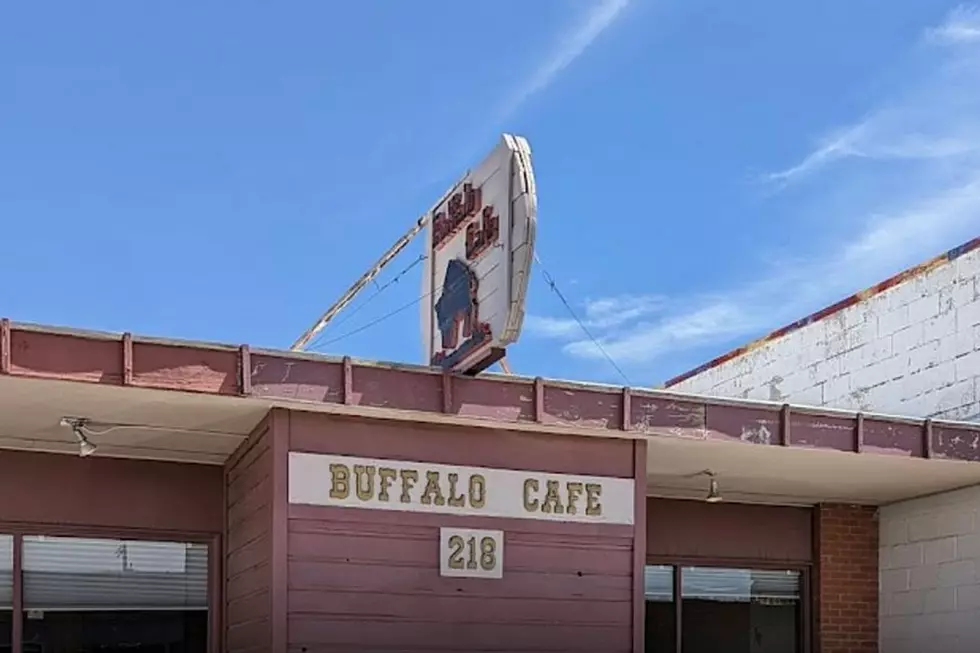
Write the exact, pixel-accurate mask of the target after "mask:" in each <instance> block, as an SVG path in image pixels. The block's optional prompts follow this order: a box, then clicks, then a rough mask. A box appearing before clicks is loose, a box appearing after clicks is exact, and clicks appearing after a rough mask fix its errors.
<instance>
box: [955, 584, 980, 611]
mask: <svg viewBox="0 0 980 653" xmlns="http://www.w3.org/2000/svg"><path fill="white" fill-rule="evenodd" d="M956 608H957V609H958V610H964V611H965V610H980V585H961V586H959V587H957V588H956Z"/></svg>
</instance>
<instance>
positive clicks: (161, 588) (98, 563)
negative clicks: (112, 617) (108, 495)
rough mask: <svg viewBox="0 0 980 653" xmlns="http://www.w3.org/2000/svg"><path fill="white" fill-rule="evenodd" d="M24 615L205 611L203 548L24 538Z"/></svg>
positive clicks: (60, 538) (165, 544)
mask: <svg viewBox="0 0 980 653" xmlns="http://www.w3.org/2000/svg"><path fill="white" fill-rule="evenodd" d="M23 567H24V608H25V609H28V610H46V611H54V610H188V609H207V603H208V600H207V599H208V550H207V546H206V545H204V544H188V543H181V542H147V541H133V540H108V539H82V538H70V537H45V536H35V537H25V538H24V561H23Z"/></svg>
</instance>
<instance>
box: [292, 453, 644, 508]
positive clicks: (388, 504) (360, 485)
mask: <svg viewBox="0 0 980 653" xmlns="http://www.w3.org/2000/svg"><path fill="white" fill-rule="evenodd" d="M633 487H634V486H633V479H631V478H614V477H608V476H579V475H575V474H551V473H548V472H525V471H518V470H512V469H491V468H486V467H461V466H455V465H439V464H435V463H423V462H410V461H404V460H381V459H375V458H352V457H349V456H334V455H327V454H314V453H302V452H297V451H291V452H290V453H289V502H290V503H294V504H306V505H314V506H338V507H345V508H367V509H373V510H400V511H405V512H424V513H436V514H444V515H468V516H483V517H509V518H517V519H544V520H549V521H563V522H578V523H592V524H632V523H633Z"/></svg>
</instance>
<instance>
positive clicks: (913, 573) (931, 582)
mask: <svg viewBox="0 0 980 653" xmlns="http://www.w3.org/2000/svg"><path fill="white" fill-rule="evenodd" d="M906 571H908V572H909V589H911V590H930V589H934V588H936V587H939V565H921V566H918V567H913V568H911V569H908V570H906Z"/></svg>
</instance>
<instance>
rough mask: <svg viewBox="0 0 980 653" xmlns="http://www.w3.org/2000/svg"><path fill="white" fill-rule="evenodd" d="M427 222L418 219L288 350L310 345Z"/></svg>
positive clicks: (297, 349) (300, 348) (298, 349)
mask: <svg viewBox="0 0 980 653" xmlns="http://www.w3.org/2000/svg"><path fill="white" fill-rule="evenodd" d="M428 221H429V216H428V214H426V215H424V216H422V217H421V218H419V219H418V221H417V222H416V223H415V224H414V225H413V226H412V228H411V229H409V230H408V232H407V233H406V234H405V235H404V236H402V237H401V238H399V239H398V240H397V241H396V242H395V244H394V245H392V246H391V248H390V249H389V250H388V251H387V252H385V253H384V255H383V256H382V257H381V258H379V259H378V261H377V262H376V263H375V264H374V266H373V267H371V268H370V269H369V270H368V271H367V272H365V273H364V274H363V275H361V278H360V279H358V280H357V281H355V282H354V285H352V286H351V287H350V288H348V289H347V292H345V293H344V294H343V295H341V297H340V299H338V300H337V301H335V302H334V303H333V305H332V306H331V307H330V308H328V309H327V311H326V312H325V313H324V314H323V315H321V316H320V319H319V320H317V322H316V324H314V325H313V326H312V327H311V328H309V329H307V331H306V333H304V334H303V335H302V336H300V337H299V339H298V340H297V341H296V342H294V343H293V346H292V347H290V349H291V350H292V351H300V350H302V349H303V348H304V347H306V345H308V344H309V343H310V340H312V339H313V337H314V336H316V334H318V333H319V332H320V331H322V330H323V327H325V326H327V323H328V322H329V321H330V320H332V319H333V318H334V316H336V315H337V313H339V312H340V311H342V310H344V307H345V306H347V305H348V304H350V303H351V301H353V300H354V297H355V296H356V295H357V293H359V292H361V290H362V289H363V288H364V286H366V285H367V284H368V283H370V281H371V279H373V278H375V277H376V276H378V273H380V272H381V270H382V268H384V266H386V265H388V263H390V262H391V259H393V258H395V257H396V256H398V254H399V253H400V252H401V251H402V250H403V249H405V247H406V246H407V245H408V243H410V242H411V241H412V239H413V238H415V236H417V235H418V233H419V232H420V231H422V228H423V227H425V225H426V224H427V223H428Z"/></svg>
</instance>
